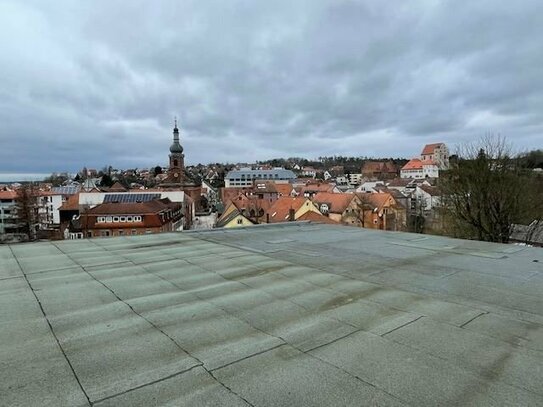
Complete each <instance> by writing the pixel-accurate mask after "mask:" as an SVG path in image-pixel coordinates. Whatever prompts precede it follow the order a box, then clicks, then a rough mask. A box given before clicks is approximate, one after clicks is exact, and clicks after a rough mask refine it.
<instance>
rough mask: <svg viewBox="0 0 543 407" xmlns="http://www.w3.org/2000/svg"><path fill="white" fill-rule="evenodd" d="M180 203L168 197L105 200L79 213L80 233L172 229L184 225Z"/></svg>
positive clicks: (116, 233) (120, 233)
mask: <svg viewBox="0 0 543 407" xmlns="http://www.w3.org/2000/svg"><path fill="white" fill-rule="evenodd" d="M182 218H183V212H182V206H181V205H180V204H179V203H175V202H171V201H170V200H169V199H167V198H165V199H155V200H152V201H147V202H134V203H119V202H108V203H102V204H100V205H97V206H95V207H94V208H91V209H89V210H87V211H85V212H84V213H83V214H81V215H80V218H79V225H80V229H81V230H80V233H81V234H82V237H85V238H94V237H109V236H128V235H143V234H149V233H161V232H173V231H178V230H182V228H183V222H182Z"/></svg>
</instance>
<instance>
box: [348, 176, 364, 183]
mask: <svg viewBox="0 0 543 407" xmlns="http://www.w3.org/2000/svg"><path fill="white" fill-rule="evenodd" d="M347 179H348V180H349V185H360V184H361V183H362V174H347Z"/></svg>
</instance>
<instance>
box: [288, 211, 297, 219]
mask: <svg viewBox="0 0 543 407" xmlns="http://www.w3.org/2000/svg"><path fill="white" fill-rule="evenodd" d="M295 213H296V211H295V210H294V209H292V208H290V209H289V210H288V220H289V222H294V214H295Z"/></svg>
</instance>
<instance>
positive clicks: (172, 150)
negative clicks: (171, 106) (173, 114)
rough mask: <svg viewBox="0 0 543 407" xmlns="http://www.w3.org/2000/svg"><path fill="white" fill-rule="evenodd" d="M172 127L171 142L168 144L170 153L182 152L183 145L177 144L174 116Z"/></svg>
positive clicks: (177, 132)
mask: <svg viewBox="0 0 543 407" xmlns="http://www.w3.org/2000/svg"><path fill="white" fill-rule="evenodd" d="M174 123H175V124H174V128H173V143H172V145H171V146H170V153H182V152H183V146H181V144H179V129H178V128H177V118H175V122H174Z"/></svg>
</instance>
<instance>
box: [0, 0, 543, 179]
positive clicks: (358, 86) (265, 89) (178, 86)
mask: <svg viewBox="0 0 543 407" xmlns="http://www.w3.org/2000/svg"><path fill="white" fill-rule="evenodd" d="M542 19H543V3H542V2H541V1H539V0H537V1H536V0H525V1H523V2H517V3H514V4H513V3H510V2H495V1H490V0H487V1H483V0H481V1H477V2H466V3H463V4H459V3H458V2H455V1H445V0H443V1H440V0H419V1H412V2H405V1H401V0H393V1H388V2H377V1H369V0H368V1H338V0H306V1H297V2H291V1H284V0H281V1H274V2H251V1H242V0H232V1H228V2H225V1H219V0H215V1H201V0H193V1H183V2H178V1H173V0H172V1H158V2H148V1H141V0H135V1H130V2H126V1H120V0H117V1H111V0H109V1H105V0H104V1H93V2H72V1H60V0H59V1H55V2H43V1H39V0H34V1H26V2H20V1H15V0H4V1H3V2H1V3H0V77H1V78H2V80H1V81H0V121H1V123H2V125H1V126H0V143H1V147H0V172H2V171H13V172H40V171H43V172H49V171H61V170H75V169H78V168H80V167H82V166H83V165H86V166H89V167H101V166H103V165H105V164H112V165H114V166H119V167H131V166H139V167H143V166H149V165H156V164H160V163H165V162H166V155H167V149H168V146H169V143H170V135H171V125H172V119H173V116H175V115H177V116H178V117H179V118H180V123H181V126H182V128H181V131H182V142H183V144H184V146H185V151H186V156H187V162H188V163H198V162H204V163H205V162H216V161H228V162H236V161H252V160H256V159H264V158H271V157H275V156H292V155H303V156H308V157H317V156H320V155H333V154H349V155H376V156H406V157H409V156H412V155H416V154H417V153H418V152H419V150H420V148H421V146H422V144H424V143H426V142H431V141H445V142H447V143H449V144H451V146H452V145H454V144H456V143H460V142H463V141H466V140H470V139H472V138H473V137H477V136H480V135H483V134H485V133H488V132H497V133H500V134H502V135H505V136H507V137H508V138H509V139H510V140H511V141H512V142H513V143H514V145H515V147H516V148H517V149H528V148H541V147H543V137H541V134H542V133H541V131H542V130H543V124H542V120H541V112H542V111H543V109H542V108H543V77H542V76H541V74H540V69H541V68H540V67H541V66H543V48H542V47H541V44H540V41H541V40H540V38H541V37H542V34H543V29H542V28H541V24H539V22H540V21H541V20H542Z"/></svg>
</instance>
